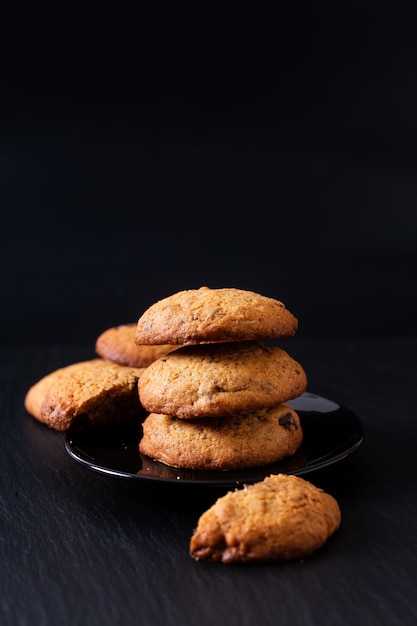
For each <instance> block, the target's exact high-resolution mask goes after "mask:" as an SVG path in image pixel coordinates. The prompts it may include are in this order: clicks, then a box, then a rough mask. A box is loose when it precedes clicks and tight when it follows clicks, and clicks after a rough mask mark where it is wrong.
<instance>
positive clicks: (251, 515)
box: [190, 474, 341, 564]
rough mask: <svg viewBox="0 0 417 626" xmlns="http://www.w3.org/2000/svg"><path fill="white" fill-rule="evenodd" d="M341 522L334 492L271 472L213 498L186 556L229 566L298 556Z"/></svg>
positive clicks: (316, 545)
mask: <svg viewBox="0 0 417 626" xmlns="http://www.w3.org/2000/svg"><path fill="white" fill-rule="evenodd" d="M340 523H341V512H340V508H339V505H338V503H337V501H336V500H335V498H333V496H331V495H330V494H327V493H325V492H324V491H322V490H321V489H319V488H318V487H316V486H315V485H313V484H312V483H310V482H308V481H306V480H304V479H303V478H300V477H298V476H290V475H287V474H277V475H271V476H269V477H267V478H265V479H264V480H263V481H262V482H259V483H256V484H254V485H250V486H247V487H245V488H244V489H240V490H238V491H233V492H232V491H231V492H228V493H227V494H226V495H225V496H223V497H221V498H219V499H218V500H216V502H215V503H214V504H213V506H211V507H210V508H209V509H208V510H207V511H205V512H204V513H203V514H202V515H201V517H200V519H199V520H198V525H197V528H196V530H195V531H194V534H193V536H192V537H191V541H190V556H191V557H193V558H194V559H197V560H198V559H204V560H208V561H217V562H222V563H228V564H234V563H256V562H272V561H284V560H289V559H296V558H303V557H306V556H308V555H310V554H311V553H312V552H314V551H315V550H317V549H319V548H321V547H322V546H323V545H324V544H325V542H326V541H327V539H328V538H329V537H330V536H331V535H332V534H333V533H334V532H335V531H336V530H337V529H338V528H339V526H340Z"/></svg>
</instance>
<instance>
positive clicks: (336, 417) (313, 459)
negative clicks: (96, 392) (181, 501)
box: [64, 392, 363, 488]
mask: <svg viewBox="0 0 417 626" xmlns="http://www.w3.org/2000/svg"><path fill="white" fill-rule="evenodd" d="M287 404H289V405H291V406H292V407H293V408H294V409H295V410H296V411H297V413H298V414H299V416H300V421H301V426H302V429H303V434H304V437H303V439H304V440H303V443H302V445H301V447H300V448H299V450H298V451H297V452H296V453H295V454H294V455H293V456H291V457H288V458H287V459H284V460H282V461H279V462H278V463H273V464H270V465H265V466H263V467H256V468H253V469H244V470H237V471H227V472H222V471H206V470H187V469H177V468H174V467H169V466H167V465H164V464H162V463H158V462H156V461H152V459H150V458H149V457H146V456H144V455H141V454H140V453H139V450H138V443H139V440H140V437H141V429H142V427H141V424H140V423H139V424H135V425H128V426H117V427H116V426H111V427H110V426H108V427H100V428H91V429H85V430H81V431H79V432H74V433H66V434H65V435H64V444H65V449H66V451H67V452H68V454H69V455H70V456H71V457H72V458H73V459H75V460H76V461H77V462H79V463H81V464H82V465H85V466H86V467H87V468H89V469H91V470H93V471H96V472H100V473H101V474H105V475H109V476H114V477H118V478H124V479H129V480H134V481H138V482H141V483H142V484H143V483H148V484H152V483H155V482H157V483H163V484H169V483H175V484H177V485H178V484H182V485H200V486H201V485H207V486H214V487H227V488H230V487H236V486H239V485H243V484H250V483H255V482H258V481H260V480H263V479H264V478H265V477H266V476H269V475H270V474H276V473H280V472H281V473H285V474H297V475H302V474H306V473H308V472H312V471H314V470H317V469H321V468H323V467H326V466H327V465H331V464H332V463H336V462H337V461H340V460H341V459H343V458H345V457H346V456H348V455H349V454H351V453H352V452H353V451H354V450H356V449H357V448H358V447H359V445H360V444H361V443H362V439H363V431H362V425H361V423H360V421H359V419H358V418H357V417H356V416H355V415H354V414H353V413H352V412H351V411H350V410H349V409H347V408H345V407H342V406H341V405H339V404H337V403H336V402H334V401H333V400H329V399H327V398H324V397H322V396H318V395H315V394H312V393H307V392H306V393H304V394H303V395H302V396H301V397H300V398H297V399H296V400H292V401H290V402H288V403H287Z"/></svg>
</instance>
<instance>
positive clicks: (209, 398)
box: [135, 287, 307, 470]
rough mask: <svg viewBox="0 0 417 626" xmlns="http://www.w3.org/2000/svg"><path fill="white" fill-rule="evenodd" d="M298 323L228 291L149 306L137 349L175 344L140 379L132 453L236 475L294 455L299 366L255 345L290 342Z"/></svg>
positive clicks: (264, 301)
mask: <svg viewBox="0 0 417 626" xmlns="http://www.w3.org/2000/svg"><path fill="white" fill-rule="evenodd" d="M297 328H298V322H297V319H296V318H295V317H294V316H293V315H292V313H291V312H290V311H288V309H286V307H285V306H284V304H283V303H282V302H280V301H278V300H275V299H273V298H268V297H266V296H263V295H260V294H257V293H255V292H251V291H245V290H241V289H235V288H222V289H209V288H208V287H201V288H200V289H194V290H193V289H191V290H186V291H181V292H178V293H176V294H174V295H172V296H169V297H167V298H165V299H163V300H160V301H159V302H156V303H155V304H154V305H152V306H151V307H150V308H149V309H147V310H146V311H145V312H144V313H143V315H142V316H141V317H140V318H139V320H138V323H137V328H136V333H135V342H136V344H137V345H158V344H170V345H178V346H181V347H178V348H177V349H176V350H174V351H172V352H170V353H168V354H166V355H165V356H162V357H161V358H159V359H157V360H156V361H154V362H153V363H152V364H151V365H149V366H148V367H147V368H146V369H145V371H144V372H143V374H142V376H141V378H140V380H139V382H138V390H139V397H140V401H141V404H142V406H143V407H144V408H145V410H147V411H150V415H148V417H147V418H146V420H145V422H144V423H143V438H142V440H141V442H140V445H139V449H140V451H141V452H142V453H143V454H145V455H147V456H150V457H152V458H154V459H156V460H158V461H161V462H163V463H166V464H168V465H172V466H175V467H188V468H192V469H222V470H229V469H239V468H244V467H253V466H257V465H266V464H269V463H272V462H275V461H277V460H280V459H282V458H284V457H285V456H289V455H291V454H293V453H294V452H295V451H296V450H297V449H298V448H299V446H300V444H301V441H302V431H301V425H300V421H299V417H298V415H297V413H296V412H295V411H294V410H293V409H291V408H290V407H289V406H287V405H286V404H285V402H287V401H289V400H291V399H293V398H295V397H297V396H299V395H301V394H302V393H303V392H304V391H305V389H306V386H307V378H306V375H305V372H304V370H303V368H302V367H301V365H300V364H299V363H297V362H296V361H295V360H294V359H292V358H291V357H290V356H289V355H288V354H287V353H286V352H285V351H284V350H282V349H281V348H279V347H277V346H271V345H266V344H264V343H262V340H267V339H278V338H280V337H290V336H293V335H294V334H295V332H296V331H297Z"/></svg>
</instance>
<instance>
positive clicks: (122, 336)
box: [95, 324, 177, 367]
mask: <svg viewBox="0 0 417 626" xmlns="http://www.w3.org/2000/svg"><path fill="white" fill-rule="evenodd" d="M135 332H136V324H121V325H120V326H114V327H112V328H108V329H107V330H105V331H104V332H102V333H101V335H100V336H99V337H98V338H97V340H96V346H95V349H96V353H97V354H98V355H99V356H100V357H101V358H103V359H106V360H107V361H112V362H113V363H118V364H119V365H128V366H129V367H148V365H150V364H151V363H152V362H153V361H155V360H156V359H159V357H161V356H164V355H165V354H167V353H168V352H170V351H171V350H174V349H175V348H176V347H177V346H170V345H163V346H139V345H137V344H136V343H135Z"/></svg>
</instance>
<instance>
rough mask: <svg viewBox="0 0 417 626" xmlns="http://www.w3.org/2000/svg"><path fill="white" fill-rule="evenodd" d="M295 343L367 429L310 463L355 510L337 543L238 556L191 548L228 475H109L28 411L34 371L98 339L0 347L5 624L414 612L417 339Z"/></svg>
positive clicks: (403, 618) (397, 616)
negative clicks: (185, 479) (340, 455)
mask: <svg viewBox="0 0 417 626" xmlns="http://www.w3.org/2000/svg"><path fill="white" fill-rule="evenodd" d="M290 345H291V348H292V349H291V354H293V355H294V357H296V358H298V359H299V360H300V361H301V362H302V363H303V364H304V365H305V368H306V370H307V372H308V373H309V379H310V386H309V388H310V390H312V391H315V392H317V393H320V394H322V395H325V396H327V397H330V398H333V399H336V400H337V401H338V402H339V403H341V404H344V405H345V406H348V407H349V408H350V409H351V410H352V411H354V412H355V413H356V414H357V415H358V416H359V417H360V419H361V421H362V424H363V427H364V432H365V438H364V442H363V444H362V445H361V447H360V448H359V449H358V450H357V451H355V452H354V453H353V454H352V455H351V456H349V457H348V458H347V459H345V460H343V461H341V462H340V463H338V464H334V465H332V466H330V467H328V468H327V469H324V470H320V471H318V472H315V473H311V474H309V475H308V479H309V480H311V481H312V482H314V483H315V484H317V485H318V486H320V487H322V488H324V489H325V490H327V491H329V493H332V494H333V495H334V496H335V497H336V498H337V499H338V501H339V503H340V506H341V509H342V515H343V522H342V526H341V528H340V530H339V531H338V532H337V534H336V535H335V536H334V537H333V538H332V539H331V540H329V541H328V543H327V544H326V545H325V547H324V548H323V549H322V550H320V551H319V552H317V553H316V554H315V555H313V556H311V557H310V558H306V559H304V560H303V561H295V562H291V563H281V564H269V565H257V566H236V567H231V566H224V565H220V564H207V563H202V562H194V561H193V560H191V559H190V557H189V555H188V544H189V540H190V537H191V533H192V530H193V528H194V526H195V525H196V522H197V519H198V517H199V515H200V514H201V513H202V512H203V511H204V510H205V509H206V508H207V507H208V506H209V505H210V504H211V503H212V502H214V500H215V498H216V497H218V496H219V495H221V493H222V492H221V491H220V490H217V489H214V490H212V489H206V490H204V489H202V488H199V489H197V490H194V489H188V488H181V487H180V486H177V485H174V486H171V487H170V488H156V487H155V486H152V487H151V488H148V487H147V488H144V487H142V486H140V487H139V486H138V485H137V484H132V483H130V482H128V481H124V480H120V479H116V478H111V477H104V476H102V475H100V474H97V473H95V472H92V471H91V470H88V469H86V468H84V467H82V466H81V465H79V464H78V463H76V462H75V461H74V460H73V459H71V458H70V457H69V456H68V455H67V453H66V452H65V450H64V447H63V440H62V435H61V434H59V433H56V432H55V431H51V430H49V429H48V428H46V427H44V426H42V425H40V424H38V423H37V422H36V421H35V420H34V419H33V418H32V417H30V416H29V415H27V414H26V412H25V410H24V408H23V397H24V393H25V392H26V389H27V388H28V387H29V385H30V384H32V383H33V382H34V381H35V380H37V379H38V377H39V376H40V375H41V374H43V373H44V372H46V371H48V370H50V369H51V368H55V367H58V366H61V365H63V364H66V363H68V362H72V361H74V360H76V359H79V358H88V357H89V356H90V354H91V349H90V347H86V346H84V347H74V346H73V347H69V346H56V347H53V348H52V347H41V346H39V347H38V348H34V347H33V348H10V349H2V353H1V357H2V358H1V362H2V366H1V374H2V376H1V418H0V427H1V442H2V453H1V456H0V482H1V491H0V494H1V495H0V504H1V518H0V523H1V543H0V550H1V552H0V585H1V590H2V593H1V596H0V616H1V623H2V624H4V625H5V626H9V624H10V626H15V625H16V624H21V625H24V624H31V625H32V624H45V625H49V624H51V625H52V624H56V623H61V624H62V625H64V624H65V625H66V624H68V625H73V624H94V625H95V624H103V625H104V624H106V625H107V624H112V625H113V624H122V623H123V624H126V625H130V624H132V625H133V624H137V623H140V624H151V625H156V624H167V623H170V624H178V625H180V624H181V625H186V624H190V625H191V624H195V623H201V624H213V623H218V624H225V625H226V624H228V625H234V624H236V626H237V625H239V626H240V625H241V624H248V625H249V624H255V623H259V621H261V622H263V623H265V624H275V623H277V622H279V623H282V624H290V623H296V624H302V625H310V624H319V623H320V624H329V626H330V625H332V626H334V625H338V624H340V625H346V626H347V625H348V624H349V625H350V624H352V623H355V622H356V623H358V624H378V625H381V626H385V625H386V626H392V624H394V623H398V624H404V625H408V624H410V625H411V624H413V623H415V620H416V619H417V601H416V595H415V571H416V565H417V563H416V547H417V523H416V519H417V516H416V513H417V510H416V507H417V505H416V497H415V494H416V476H417V460H416V455H415V441H416V437H417V426H416V420H415V406H414V391H415V383H416V369H415V353H416V348H417V342H416V339H415V338H401V339H396V338H391V339H384V340H382V339H356V340H353V339H352V340H349V339H339V340H337V339H332V340H325V339H323V340H322V341H317V340H315V339H302V338H299V339H298V338H294V339H293V340H292V343H291V344H290ZM287 349H288V350H290V346H287Z"/></svg>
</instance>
